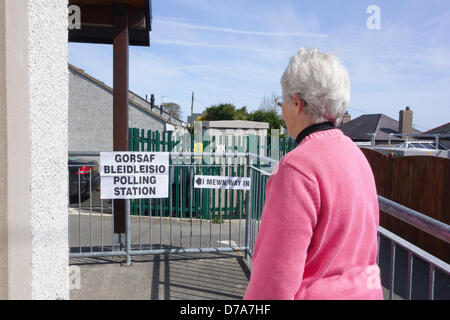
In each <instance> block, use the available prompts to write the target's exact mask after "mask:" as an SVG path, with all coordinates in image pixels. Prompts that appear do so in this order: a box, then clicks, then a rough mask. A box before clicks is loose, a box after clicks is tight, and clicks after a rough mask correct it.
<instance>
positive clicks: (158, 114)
mask: <svg viewBox="0 0 450 320" xmlns="http://www.w3.org/2000/svg"><path fill="white" fill-rule="evenodd" d="M128 104H129V119H128V122H129V123H128V126H129V127H130V128H140V129H146V130H149V129H151V130H158V131H168V130H173V129H174V128H177V127H182V126H183V125H184V123H183V122H182V121H181V120H179V119H176V118H174V117H173V116H171V115H170V114H168V113H167V112H165V111H164V110H161V108H160V107H158V106H155V105H154V104H153V103H152V102H151V101H147V100H146V99H145V98H142V97H140V96H139V95H137V94H135V93H133V92H131V91H130V92H129V103H128ZM112 150H113V89H112V88H111V87H109V86H107V85H106V84H105V83H103V82H102V81H100V80H98V79H96V78H94V77H93V76H91V75H89V74H88V73H86V72H85V71H84V70H81V69H79V68H77V67H75V66H73V65H70V64H69V151H112Z"/></svg>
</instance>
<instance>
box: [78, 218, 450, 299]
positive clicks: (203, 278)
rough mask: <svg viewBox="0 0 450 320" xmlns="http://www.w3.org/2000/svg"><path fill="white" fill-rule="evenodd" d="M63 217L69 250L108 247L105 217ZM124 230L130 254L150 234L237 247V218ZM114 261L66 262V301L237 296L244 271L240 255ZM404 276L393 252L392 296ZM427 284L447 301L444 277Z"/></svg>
mask: <svg viewBox="0 0 450 320" xmlns="http://www.w3.org/2000/svg"><path fill="white" fill-rule="evenodd" d="M70 212H71V214H70V237H71V241H70V242H71V247H72V252H77V251H78V250H79V245H80V242H79V239H80V238H81V246H82V248H83V252H86V251H90V248H91V244H92V248H93V250H94V251H96V250H100V249H101V246H102V243H103V249H105V250H111V245H112V234H111V229H112V226H111V223H112V219H111V216H110V215H109V214H104V215H103V220H102V216H101V215H100V214H98V213H93V214H92V216H90V214H89V212H86V211H82V214H81V215H79V214H78V210H77V209H70ZM139 220H140V223H139ZM101 221H103V223H101ZM150 222H151V223H150ZM191 223H192V235H191V233H190V230H191V229H190V227H191ZM79 226H81V230H82V233H81V237H80V234H79ZM91 226H92V233H91ZM139 226H140V227H139ZM131 229H132V244H133V248H134V249H137V248H139V247H141V248H142V249H148V248H149V247H150V236H151V239H152V248H154V249H160V248H163V249H164V248H168V247H171V248H180V247H183V248H189V247H194V248H198V247H200V244H201V247H203V248H207V247H220V246H229V239H230V235H231V240H232V242H231V246H239V245H241V246H243V245H244V243H245V238H244V237H245V220H242V221H241V223H239V220H236V221H232V222H231V224H230V222H229V221H226V222H225V223H223V224H214V223H210V221H207V220H206V221H205V220H203V221H199V220H195V219H194V220H193V221H192V222H191V221H190V219H183V220H181V221H180V219H177V218H173V219H172V226H171V224H170V219H169V218H163V219H160V218H159V217H153V218H152V219H150V218H148V217H141V218H140V219H139V217H136V216H133V217H132V228H131ZM200 230H202V237H201V239H200ZM180 231H181V232H180ZM91 234H92V237H91ZM102 234H103V237H102ZM139 235H140V236H139ZM102 238H103V241H102ZM161 240H162V241H161ZM221 240H222V241H221ZM116 248H117V244H116ZM380 250H381V251H380V252H381V255H380V267H381V269H382V273H381V276H382V284H383V287H389V280H390V275H389V266H390V245H389V242H388V241H381V243H380ZM121 259H122V258H119V257H117V258H95V259H93V258H89V259H79V258H77V259H71V265H73V266H76V267H79V271H80V273H81V282H80V289H73V290H71V292H70V293H71V299H156V300H157V299H241V298H242V296H243V295H244V293H245V289H246V287H247V284H248V279H249V274H250V271H249V269H248V267H247V266H246V264H245V262H244V257H243V254H242V253H240V252H230V253H195V254H171V255H149V256H134V257H133V265H132V266H131V267H123V266H121V263H120V262H121ZM406 275H407V252H403V251H402V250H401V249H398V250H397V255H396V273H395V293H396V294H395V295H394V299H403V298H405V297H406ZM428 275H429V267H428V265H427V264H425V263H423V262H422V261H420V260H418V259H416V260H415V261H414V268H413V299H427V296H428ZM435 286H436V289H435V298H436V299H450V277H449V276H448V275H447V276H446V275H444V274H443V273H442V272H439V271H437V272H436V281H435ZM388 296H389V294H388V290H386V289H384V297H385V299H387V298H388Z"/></svg>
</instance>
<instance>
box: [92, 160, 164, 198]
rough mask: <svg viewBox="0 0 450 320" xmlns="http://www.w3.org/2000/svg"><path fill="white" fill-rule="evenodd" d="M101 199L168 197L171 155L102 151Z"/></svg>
mask: <svg viewBox="0 0 450 320" xmlns="http://www.w3.org/2000/svg"><path fill="white" fill-rule="evenodd" d="M100 176H101V198H102V199H140V198H147V199H148V198H167V197H168V196H169V153H167V152H101V153H100Z"/></svg>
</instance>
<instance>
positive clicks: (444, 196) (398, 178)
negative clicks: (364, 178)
mask: <svg viewBox="0 0 450 320" xmlns="http://www.w3.org/2000/svg"><path fill="white" fill-rule="evenodd" d="M362 151H363V153H364V154H365V156H366V158H367V160H368V161H369V163H370V165H371V167H372V170H373V173H374V177H375V182H376V185H377V191H378V194H379V195H381V196H383V197H386V198H388V199H390V200H392V201H395V202H397V203H399V204H402V205H404V206H406V207H408V208H411V209H413V210H416V211H419V212H421V213H423V214H425V215H427V216H429V217H431V218H433V219H436V220H439V221H442V222H444V223H446V224H450V212H449V210H450V208H449V204H450V200H449V197H450V195H449V190H450V189H449V184H450V159H444V158H439V157H430V156H411V157H390V156H385V155H383V154H381V153H379V152H377V151H374V150H369V149H362ZM380 225H381V226H382V227H384V228H386V229H388V230H390V231H392V232H393V233H395V234H397V235H398V236H400V237H402V238H404V239H405V240H407V241H409V242H411V243H413V244H415V245H416V246H418V247H420V248H422V249H423V250H425V251H427V252H429V253H431V254H433V255H435V256H437V257H438V258H440V259H442V260H444V261H446V262H447V263H448V262H449V261H450V249H449V245H448V244H447V243H445V242H444V241H442V240H439V239H437V238H436V237H433V236H431V235H429V234H427V233H425V232H423V231H421V230H419V229H417V228H415V227H413V226H411V225H409V224H407V223H405V222H403V221H400V220H398V219H396V218H394V217H391V216H389V215H387V214H386V213H384V212H380Z"/></svg>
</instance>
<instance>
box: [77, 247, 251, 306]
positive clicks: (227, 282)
mask: <svg viewBox="0 0 450 320" xmlns="http://www.w3.org/2000/svg"><path fill="white" fill-rule="evenodd" d="M119 261H120V259H119V258H115V259H103V258H102V259H99V258H96V259H92V258H90V259H72V260H71V265H76V266H78V267H79V268H80V272H81V283H80V289H79V290H78V289H73V290H71V291H70V299H72V300H79V299H90V300H95V299H106V300H109V299H124V300H148V299H152V300H169V299H170V300H180V299H182V300H184V299H192V300H197V299H200V300H228V299H232V300H240V299H242V297H243V295H244V293H245V289H246V288H247V284H248V279H249V270H248V268H247V266H246V265H245V263H244V258H243V256H242V255H241V254H239V253H211V254H203V253H198V254H177V255H154V256H139V257H133V264H132V266H130V267H124V266H121V263H120V262H119Z"/></svg>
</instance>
